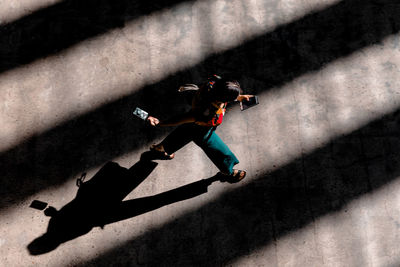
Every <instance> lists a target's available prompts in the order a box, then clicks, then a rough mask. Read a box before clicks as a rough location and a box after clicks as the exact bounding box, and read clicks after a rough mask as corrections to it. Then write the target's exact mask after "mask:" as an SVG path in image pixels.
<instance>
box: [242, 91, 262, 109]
mask: <svg viewBox="0 0 400 267" xmlns="http://www.w3.org/2000/svg"><path fill="white" fill-rule="evenodd" d="M257 104H258V96H256V95H255V96H252V97H250V98H249V100H245V101H242V102H240V109H241V110H242V111H243V110H246V109H248V108H251V107H253V106H255V105H257Z"/></svg>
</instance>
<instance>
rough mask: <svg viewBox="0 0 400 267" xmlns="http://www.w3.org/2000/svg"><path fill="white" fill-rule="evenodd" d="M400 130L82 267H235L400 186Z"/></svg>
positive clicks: (263, 182) (389, 126)
mask: <svg viewBox="0 0 400 267" xmlns="http://www.w3.org/2000/svg"><path fill="white" fill-rule="evenodd" d="M399 126H400V110H398V111H396V112H394V113H392V114H389V115H387V116H385V117H383V118H382V119H379V120H376V121H374V122H371V123H370V124H368V125H367V126H365V127H363V128H361V129H359V130H357V131H355V132H353V133H351V134H349V135H346V136H344V137H341V138H338V139H336V140H334V141H332V142H330V143H329V144H327V145H326V146H325V147H323V148H320V149H318V150H316V151H315V152H313V153H311V154H309V155H305V156H304V157H301V158H299V159H297V160H295V161H293V162H291V163H290V164H288V165H286V166H284V167H282V168H280V169H278V170H276V171H274V172H271V173H268V172H264V173H263V174H261V175H260V177H258V179H256V180H254V181H252V182H250V183H248V184H246V185H245V186H242V187H238V188H236V189H234V190H232V191H230V192H227V193H225V194H224V195H222V196H220V197H219V198H218V199H217V200H215V201H213V202H212V203H209V204H207V205H204V206H202V207H201V208H199V209H197V210H195V211H193V212H189V213H187V214H185V215H183V216H181V217H179V218H177V219H175V220H174V221H172V222H170V223H168V224H165V225H162V226H160V227H159V228H156V229H152V230H151V231H149V232H148V233H146V234H143V235H141V236H139V237H137V238H135V239H134V240H131V241H129V242H126V243H124V244H122V245H121V246H119V247H116V248H114V249H112V250H111V251H109V252H107V253H105V254H102V255H101V256H99V257H98V258H96V259H93V260H91V261H88V262H85V263H81V264H80V265H79V266H109V265H110V264H115V262H118V263H119V264H127V265H130V264H142V265H145V266H222V265H223V266H225V265H229V263H232V262H234V260H235V259H238V258H240V257H243V256H246V255H249V254H250V253H252V252H253V251H255V250H257V249H259V248H262V247H264V246H266V245H268V244H270V243H271V242H274V241H276V240H277V239H279V238H280V237H282V236H284V235H285V234H288V233H290V232H292V231H295V230H297V229H300V228H302V227H304V226H305V225H307V224H309V223H311V222H313V221H314V220H315V219H317V218H318V217H320V216H323V215H325V214H328V213H330V212H334V211H337V210H340V209H342V208H343V206H344V205H346V204H348V203H349V202H350V201H352V200H353V199H356V198H357V197H359V196H361V195H363V194H366V193H370V192H373V191H374V190H376V189H378V188H380V187H382V186H384V185H385V184H387V183H388V182H390V181H393V180H394V179H397V178H398V177H399V175H400V153H399V151H400V127H399ZM265 160H268V159H265ZM351 249H352V255H360V254H361V255H362V254H363V247H362V246H359V247H352V248H351ZM139 251H140V256H139V255H138V254H139ZM121 255H124V257H121ZM128 255H129V256H128ZM268 260H273V259H272V258H271V257H269V258H268ZM362 260H363V259H359V261H357V262H358V263H360V262H362ZM268 264H270V265H271V266H275V265H276V264H275V263H274V262H269V263H268ZM360 265H366V264H361V263H360Z"/></svg>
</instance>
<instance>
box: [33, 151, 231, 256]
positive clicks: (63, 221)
mask: <svg viewBox="0 0 400 267" xmlns="http://www.w3.org/2000/svg"><path fill="white" fill-rule="evenodd" d="M152 159H157V158H156V157H155V156H154V155H153V154H152V152H145V153H143V154H142V156H141V159H140V160H139V161H138V162H137V163H136V164H135V165H133V166H132V167H131V168H129V169H126V168H123V167H121V166H119V165H118V164H117V163H115V162H108V163H107V164H105V165H104V166H103V167H102V168H101V169H100V170H99V171H98V172H97V173H96V174H95V175H94V176H93V177H92V178H91V179H90V180H89V181H87V182H84V176H82V177H81V179H78V180H77V185H78V186H79V189H78V192H77V194H76V196H75V198H74V199H73V200H72V201H71V202H69V203H68V204H66V205H65V206H64V207H62V208H61V209H60V210H58V211H57V210H56V209H55V208H54V207H48V208H47V209H46V210H45V211H44V213H45V214H46V215H47V216H50V217H51V219H50V221H49V225H48V227H47V232H46V233H44V234H43V235H42V236H40V237H38V238H36V239H35V240H33V241H32V242H31V243H30V244H29V245H28V250H29V252H30V254H31V255H40V254H44V253H47V252H50V251H52V250H54V249H56V248H57V247H58V246H59V245H60V244H62V243H64V242H67V241H69V240H72V239H74V238H77V237H79V236H82V235H84V234H86V233H88V232H90V230H91V229H92V228H93V227H96V226H99V227H104V225H106V224H110V223H113V222H117V221H120V220H124V219H128V218H131V217H134V216H137V215H140V214H143V213H146V212H149V211H152V210H155V209H158V208H160V207H163V206H165V205H168V204H172V203H174V202H178V201H182V200H185V199H189V198H193V197H196V196H198V195H201V194H203V193H206V192H207V189H208V186H209V185H211V184H212V183H213V182H215V181H218V180H219V181H226V180H224V179H223V176H222V175H221V174H219V173H218V174H216V175H215V176H213V177H210V178H207V179H203V180H200V181H197V182H194V183H191V184H187V185H185V186H182V187H179V188H176V189H173V190H170V191H167V192H164V193H160V194H157V195H154V196H149V197H143V198H137V199H132V200H127V201H122V200H123V199H124V198H125V197H126V196H127V195H128V194H129V193H130V192H131V191H132V190H133V189H135V188H136V187H137V186H138V185H139V184H140V183H141V182H143V181H144V180H145V179H146V177H148V176H149V175H150V173H151V172H152V171H153V170H154V169H155V168H156V166H157V165H158V163H156V162H154V161H152ZM34 203H36V204H37V203H39V206H40V204H41V205H42V208H43V209H44V206H47V204H46V203H43V202H40V201H37V200H35V201H34V202H33V203H32V205H31V206H34V205H35V204H34ZM43 204H44V206H43Z"/></svg>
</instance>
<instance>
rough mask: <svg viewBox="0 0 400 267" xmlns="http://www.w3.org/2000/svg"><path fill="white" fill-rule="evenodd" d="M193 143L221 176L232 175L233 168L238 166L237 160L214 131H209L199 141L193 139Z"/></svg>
mask: <svg viewBox="0 0 400 267" xmlns="http://www.w3.org/2000/svg"><path fill="white" fill-rule="evenodd" d="M194 142H195V143H196V144H197V145H198V146H199V147H201V148H202V149H203V150H204V152H205V153H206V155H207V156H208V157H209V158H210V160H211V161H212V162H213V163H214V164H215V166H217V168H218V169H219V170H220V171H221V172H222V173H223V174H227V175H232V174H233V173H234V170H233V166H234V165H236V164H238V163H239V160H238V159H237V158H236V156H235V155H234V154H233V153H232V151H231V150H230V149H229V147H228V146H227V145H226V144H225V143H224V142H223V141H222V140H221V138H220V137H219V136H218V135H217V134H216V133H215V132H214V130H210V131H209V132H208V134H206V135H205V136H203V138H201V139H200V138H196V139H194Z"/></svg>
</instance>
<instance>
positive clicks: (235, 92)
mask: <svg viewBox="0 0 400 267" xmlns="http://www.w3.org/2000/svg"><path fill="white" fill-rule="evenodd" d="M241 91H242V89H241V88H240V84H239V83H238V82H237V81H227V80H225V79H220V80H216V81H215V84H214V85H213V87H212V89H211V98H212V100H217V101H221V102H230V101H233V100H235V99H236V98H237V97H238V96H239V94H240V92H241Z"/></svg>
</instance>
